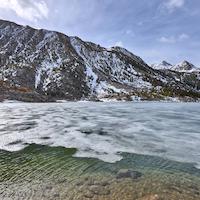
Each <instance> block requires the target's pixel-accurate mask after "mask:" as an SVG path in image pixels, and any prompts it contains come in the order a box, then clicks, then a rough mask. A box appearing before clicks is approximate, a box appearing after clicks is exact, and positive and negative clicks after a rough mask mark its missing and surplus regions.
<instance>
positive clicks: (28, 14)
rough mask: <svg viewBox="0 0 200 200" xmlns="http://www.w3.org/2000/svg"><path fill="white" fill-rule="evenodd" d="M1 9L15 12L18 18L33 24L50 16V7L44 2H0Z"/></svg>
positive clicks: (13, 0)
mask: <svg viewBox="0 0 200 200" xmlns="http://www.w3.org/2000/svg"><path fill="white" fill-rule="evenodd" d="M0 8H2V9H6V10H11V11H14V12H15V13H16V15H17V16H19V17H21V18H23V19H25V20H29V21H33V22H34V21H37V20H39V19H43V18H47V17H48V14H49V9H48V6H47V4H46V3H45V2H44V1H42V0H39V1H37V0H0Z"/></svg>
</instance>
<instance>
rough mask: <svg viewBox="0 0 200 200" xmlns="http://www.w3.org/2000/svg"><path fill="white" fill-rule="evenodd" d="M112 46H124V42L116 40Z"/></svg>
mask: <svg viewBox="0 0 200 200" xmlns="http://www.w3.org/2000/svg"><path fill="white" fill-rule="evenodd" d="M114 46H117V47H123V46H124V44H123V42H122V41H117V42H116V43H115V45H114Z"/></svg>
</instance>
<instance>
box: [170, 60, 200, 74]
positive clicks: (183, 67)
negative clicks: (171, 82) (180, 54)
mask: <svg viewBox="0 0 200 200" xmlns="http://www.w3.org/2000/svg"><path fill="white" fill-rule="evenodd" d="M172 70H174V71H178V72H197V71H199V72H200V68H198V67H196V66H194V65H193V64H192V63H190V62H188V61H183V62H181V63H178V64H176V65H174V66H173V67H172Z"/></svg>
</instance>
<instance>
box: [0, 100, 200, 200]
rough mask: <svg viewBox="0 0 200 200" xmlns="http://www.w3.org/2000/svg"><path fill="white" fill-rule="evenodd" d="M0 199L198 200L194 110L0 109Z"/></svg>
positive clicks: (199, 134) (120, 106)
mask: <svg viewBox="0 0 200 200" xmlns="http://www.w3.org/2000/svg"><path fill="white" fill-rule="evenodd" d="M0 149H1V151H0V198H1V199H6V200H7V199H8V200H9V199H81V200H82V199H83V200H84V199H100V200H101V199H102V200H103V199H125V200H126V199H130V200H159V199H161V200H165V199H166V200H167V199H170V200H172V199H174V200H178V199H186V200H190V199H194V200H199V199H200V104H199V103H158V102H148V103H145V102H143V103H133V102H121V103H120V102H115V103H114V102H112V103H111V102H110V103H109V102H107V103H99V102H66V103H44V104H42V103H41V104H40V103H9V102H5V103H1V104H0Z"/></svg>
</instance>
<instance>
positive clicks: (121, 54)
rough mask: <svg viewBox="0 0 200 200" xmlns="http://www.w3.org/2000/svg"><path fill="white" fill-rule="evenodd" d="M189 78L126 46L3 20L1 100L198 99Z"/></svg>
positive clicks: (0, 24) (0, 25)
mask: <svg viewBox="0 0 200 200" xmlns="http://www.w3.org/2000/svg"><path fill="white" fill-rule="evenodd" d="M184 76H185V78H184V79H183V75H182V74H180V72H179V71H171V70H168V69H167V70H158V68H157V69H153V68H152V67H150V66H148V65H147V64H146V63H145V62H144V61H143V60H142V59H141V58H140V57H138V56H136V55H134V54H132V53H131V52H129V51H127V50H126V49H124V48H121V47H112V48H104V47H101V46H100V45H96V44H94V43H91V42H85V41H82V40H81V39H80V38H78V37H68V36H66V35H64V34H62V33H59V32H55V31H48V30H43V29H40V30H37V29H33V28H31V27H29V26H20V25H17V24H15V23H13V22H8V21H4V20H0V100H3V99H16V100H23V101H34V102H35V101H44V102H46V101H55V100H58V99H66V100H85V99H86V100H99V99H118V100H132V99H135V98H136V99H142V100H160V99H169V98H172V97H176V98H179V99H183V100H197V99H198V98H200V92H199V88H200V87H199V79H198V78H197V77H194V80H193V79H192V81H196V82H195V84H191V82H192V81H188V80H187V79H188V77H186V75H185V74H184ZM190 78H191V77H189V79H190Z"/></svg>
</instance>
